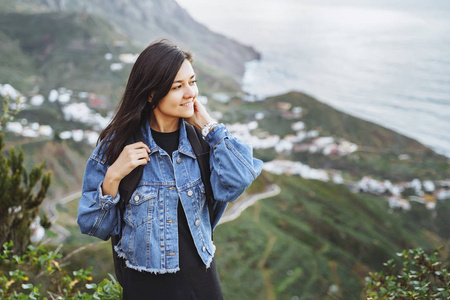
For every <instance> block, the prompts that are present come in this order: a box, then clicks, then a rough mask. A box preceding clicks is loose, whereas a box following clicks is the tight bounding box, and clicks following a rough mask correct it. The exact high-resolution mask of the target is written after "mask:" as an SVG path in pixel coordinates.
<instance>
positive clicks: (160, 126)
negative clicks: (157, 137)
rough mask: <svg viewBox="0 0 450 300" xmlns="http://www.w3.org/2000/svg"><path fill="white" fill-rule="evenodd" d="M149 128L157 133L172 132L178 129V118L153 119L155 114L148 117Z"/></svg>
mask: <svg viewBox="0 0 450 300" xmlns="http://www.w3.org/2000/svg"><path fill="white" fill-rule="evenodd" d="M149 124H150V128H151V129H153V130H155V131H158V132H174V131H176V130H177V129H178V128H180V118H170V119H164V120H161V118H157V117H155V114H151V115H150V120H149Z"/></svg>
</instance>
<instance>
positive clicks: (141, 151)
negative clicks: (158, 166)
mask: <svg viewBox="0 0 450 300" xmlns="http://www.w3.org/2000/svg"><path fill="white" fill-rule="evenodd" d="M136 154H137V157H138V159H141V158H145V159H146V160H147V161H150V157H149V156H148V152H147V150H145V149H144V148H140V149H138V152H137V153H136Z"/></svg>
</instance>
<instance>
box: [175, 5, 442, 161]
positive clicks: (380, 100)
mask: <svg viewBox="0 0 450 300" xmlns="http://www.w3.org/2000/svg"><path fill="white" fill-rule="evenodd" d="M177 2H178V3H179V4H180V5H181V6H182V7H184V8H185V9H186V10H187V11H188V12H189V13H190V14H191V15H192V16H193V17H194V18H195V19H196V20H197V21H199V22H200V23H203V24H205V25H206V26H208V27H209V28H210V29H212V30H213V31H215V32H219V33H222V34H224V35H226V36H229V37H232V38H234V39H236V40H237V41H239V42H241V43H243V44H246V45H251V46H253V47H254V48H255V49H256V50H257V51H259V52H260V53H261V54H262V58H261V60H259V61H253V62H249V63H248V64H247V66H246V73H245V76H244V79H243V89H244V90H245V91H246V92H248V93H250V94H252V95H255V96H257V97H259V98H263V97H267V96H271V95H277V94H281V93H285V92H289V91H300V92H304V93H306V94H309V95H311V96H313V97H316V98H317V99H318V100H320V101H322V102H324V103H327V104H329V105H331V106H333V107H335V108H337V109H339V110H341V111H344V112H346V113H349V114H351V115H354V116H357V117H360V118H362V119H365V120H368V121H372V122H374V123H377V124H380V125H382V126H385V127H387V128H390V129H392V130H395V131H397V132H399V133H402V134H404V135H406V136H409V137H411V138H414V139H416V140H418V141H419V142H421V143H423V144H425V145H427V146H429V147H430V148H432V149H433V150H435V151H436V152H438V153H441V154H444V155H446V156H448V157H450V2H449V1H444V0H428V1H427V0H423V1H422V0H411V1H400V0H392V1H371V0H365V1H352V0H336V1H326V0H318V1H312V0H311V1H306V0H305V1H302V0H259V1H258V0H247V1H242V0H240V1H238V0H228V1H210V0H189V1H188V0H177Z"/></svg>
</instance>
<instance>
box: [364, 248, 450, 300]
mask: <svg viewBox="0 0 450 300" xmlns="http://www.w3.org/2000/svg"><path fill="white" fill-rule="evenodd" d="M397 255H398V256H399V257H401V259H402V261H403V268H401V270H400V271H399V272H398V270H397V268H396V263H395V260H394V259H390V260H388V261H387V262H386V263H384V266H385V267H386V268H385V269H386V270H384V271H381V272H379V273H370V276H369V277H367V278H366V282H367V284H366V289H365V294H366V297H367V299H408V300H409V299H450V271H449V269H448V263H444V262H442V259H441V253H440V250H434V252H433V253H432V254H431V255H428V254H426V253H425V252H424V251H423V250H422V249H421V248H417V249H412V250H404V251H403V252H401V253H397Z"/></svg>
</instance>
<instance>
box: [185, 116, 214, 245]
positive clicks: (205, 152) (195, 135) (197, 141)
mask: <svg viewBox="0 0 450 300" xmlns="http://www.w3.org/2000/svg"><path fill="white" fill-rule="evenodd" d="M185 124H186V132H187V137H188V139H189V142H190V143H191V146H192V149H193V150H194V153H195V156H196V157H197V163H198V166H199V167H200V174H201V176H202V181H203V185H204V186H205V192H206V202H207V203H208V210H209V221H210V222H211V238H212V237H213V234H212V232H213V224H214V208H213V205H214V194H213V191H212V187H211V180H210V178H211V169H210V168H209V150H210V149H209V145H208V143H207V142H206V141H205V140H204V139H203V137H202V133H201V132H200V130H198V129H197V128H195V127H194V126H192V125H190V124H188V123H185Z"/></svg>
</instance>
